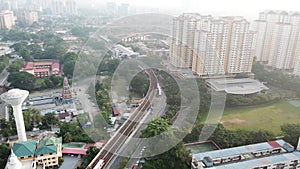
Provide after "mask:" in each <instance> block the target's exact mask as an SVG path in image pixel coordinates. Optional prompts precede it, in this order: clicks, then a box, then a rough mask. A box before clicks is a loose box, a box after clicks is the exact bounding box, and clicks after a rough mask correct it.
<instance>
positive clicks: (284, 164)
mask: <svg viewBox="0 0 300 169" xmlns="http://www.w3.org/2000/svg"><path fill="white" fill-rule="evenodd" d="M205 168H207V169H233V168H237V169H274V168H281V169H290V168H300V152H299V151H295V149H294V147H293V146H292V145H290V144H289V143H287V142H285V141H284V140H276V141H270V142H264V143H258V144H251V145H246V146H240V147H234V148H227V149H222V150H214V151H209V152H203V153H197V154H193V161H192V169H205Z"/></svg>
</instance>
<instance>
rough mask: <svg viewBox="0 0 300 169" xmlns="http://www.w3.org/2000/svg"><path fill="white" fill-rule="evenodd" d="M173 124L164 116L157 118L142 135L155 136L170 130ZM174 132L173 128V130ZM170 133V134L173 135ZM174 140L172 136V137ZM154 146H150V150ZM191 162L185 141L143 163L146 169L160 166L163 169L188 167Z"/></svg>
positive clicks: (185, 168) (183, 168)
mask: <svg viewBox="0 0 300 169" xmlns="http://www.w3.org/2000/svg"><path fill="white" fill-rule="evenodd" d="M170 129H171V125H170V123H169V121H168V120H166V119H163V118H157V119H155V120H153V121H151V122H150V123H149V124H148V125H147V128H146V129H145V130H143V131H142V135H141V137H143V138H145V137H153V136H156V135H159V134H162V133H163V132H166V131H168V130H169V131H170ZM172 132H173V130H172ZM172 135H173V134H169V135H168V136H169V137H170V136H172ZM170 142H172V137H171V138H170ZM151 150H152V148H150V151H151ZM190 163H191V156H190V152H188V151H187V150H186V148H185V147H184V144H183V142H180V143H178V144H177V145H176V146H175V147H173V148H171V149H170V150H168V151H167V152H165V153H163V154H160V155H157V156H156V157H154V158H153V159H152V160H147V161H146V162H145V164H144V165H143V168H145V169H154V168H156V167H157V166H159V167H160V168H162V169H169V168H172V169H187V168H190V167H189V166H188V165H189V164H190Z"/></svg>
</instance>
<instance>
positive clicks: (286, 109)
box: [221, 101, 300, 135]
mask: <svg viewBox="0 0 300 169" xmlns="http://www.w3.org/2000/svg"><path fill="white" fill-rule="evenodd" d="M221 122H222V123H223V125H224V126H225V127H226V128H228V129H245V130H258V129H265V130H268V131H272V132H273V133H274V134H276V135H281V130H280V126H281V125H282V124H285V123H300V108H297V107H294V106H292V105H291V104H289V103H288V102H286V101H282V102H278V103H274V104H271V105H263V106H256V107H246V108H232V109H226V110H225V111H224V114H223V117H222V120H221Z"/></svg>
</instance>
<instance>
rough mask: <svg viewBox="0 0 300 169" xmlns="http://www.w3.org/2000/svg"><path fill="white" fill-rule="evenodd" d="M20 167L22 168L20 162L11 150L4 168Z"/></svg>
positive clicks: (17, 168)
mask: <svg viewBox="0 0 300 169" xmlns="http://www.w3.org/2000/svg"><path fill="white" fill-rule="evenodd" d="M21 168H22V163H21V162H20V161H19V159H18V157H17V156H16V155H15V153H14V151H13V150H11V154H10V157H9V158H8V161H7V163H6V167H5V169H21Z"/></svg>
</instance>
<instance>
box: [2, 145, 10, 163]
mask: <svg viewBox="0 0 300 169" xmlns="http://www.w3.org/2000/svg"><path fill="white" fill-rule="evenodd" d="M9 155H10V148H9V145H8V144H0V157H1V158H0V168H5V165H6V162H7V159H8V157H9Z"/></svg>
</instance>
